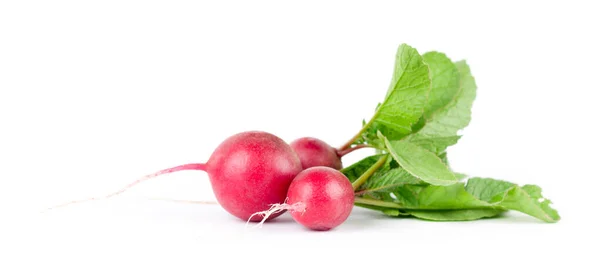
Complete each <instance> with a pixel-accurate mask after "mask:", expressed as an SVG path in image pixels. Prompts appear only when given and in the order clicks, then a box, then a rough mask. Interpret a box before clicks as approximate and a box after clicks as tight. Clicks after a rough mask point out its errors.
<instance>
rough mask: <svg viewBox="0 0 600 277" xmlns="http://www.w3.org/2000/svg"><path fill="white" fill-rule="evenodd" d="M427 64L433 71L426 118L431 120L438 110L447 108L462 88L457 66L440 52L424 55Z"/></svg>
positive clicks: (424, 114) (425, 113)
mask: <svg viewBox="0 0 600 277" xmlns="http://www.w3.org/2000/svg"><path fill="white" fill-rule="evenodd" d="M423 59H424V60H425V63H426V64H427V65H429V70H430V71H431V82H432V85H431V91H430V92H429V98H428V101H427V105H426V106H425V110H424V112H423V117H424V118H431V116H432V114H433V113H434V112H436V111H437V110H439V109H441V108H442V107H445V106H446V105H447V104H448V103H449V102H450V101H452V99H453V98H454V96H455V95H456V93H457V92H458V89H459V86H460V74H459V72H458V68H457V67H456V65H455V64H454V63H453V62H452V60H450V59H449V58H448V57H446V55H445V54H443V53H440V52H428V53H425V54H424V55H423Z"/></svg>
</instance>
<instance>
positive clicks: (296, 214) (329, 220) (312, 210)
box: [250, 166, 354, 231]
mask: <svg viewBox="0 0 600 277" xmlns="http://www.w3.org/2000/svg"><path fill="white" fill-rule="evenodd" d="M353 206H354V189H353V188H352V184H351V183H350V180H348V178H347V177H346V176H345V175H344V174H342V173H341V172H339V171H337V170H335V169H333V168H330V167H325V166H316V167H311V168H308V169H305V170H303V171H302V172H300V174H298V176H296V178H294V180H293V181H292V183H291V185H290V187H289V189H288V193H287V199H286V201H285V202H284V203H282V204H273V205H271V208H270V209H268V210H266V211H262V212H257V213H255V214H254V215H252V216H251V218H250V219H252V217H254V216H258V215H260V216H262V217H263V218H264V217H269V215H271V214H275V213H280V212H282V211H286V210H287V211H289V212H290V214H291V216H292V218H293V219H294V220H295V221H296V222H298V223H300V224H302V225H303V226H305V227H307V228H309V229H312V230H317V231H327V230H330V229H333V228H335V227H337V226H339V225H340V224H342V223H344V221H346V219H347V218H348V216H349V215H350V213H351V212H352V208H353ZM260 224H262V222H261V223H259V225H258V226H260Z"/></svg>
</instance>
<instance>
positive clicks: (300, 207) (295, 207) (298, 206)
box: [246, 199, 306, 228]
mask: <svg viewBox="0 0 600 277" xmlns="http://www.w3.org/2000/svg"><path fill="white" fill-rule="evenodd" d="M285 202H287V199H286V201H284V202H283V204H271V207H270V208H269V209H268V210H266V211H262V212H256V213H253V214H252V215H250V217H249V218H248V221H246V227H248V223H249V222H250V219H252V218H253V217H255V216H258V215H262V216H263V219H262V220H261V221H260V222H259V223H258V224H256V225H255V226H254V227H253V228H262V225H263V223H265V221H267V219H269V217H270V216H271V215H272V214H274V213H277V212H281V211H286V210H288V211H294V212H301V213H304V212H305V211H306V205H305V204H304V203H302V202H298V203H294V204H291V205H290V204H287V203H285Z"/></svg>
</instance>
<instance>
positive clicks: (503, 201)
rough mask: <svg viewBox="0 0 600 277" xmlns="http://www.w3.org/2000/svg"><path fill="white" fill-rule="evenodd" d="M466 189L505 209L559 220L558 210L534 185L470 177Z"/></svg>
mask: <svg viewBox="0 0 600 277" xmlns="http://www.w3.org/2000/svg"><path fill="white" fill-rule="evenodd" d="M466 190H467V191H468V192H470V193H471V194H473V196H475V197H478V198H479V199H482V200H485V201H489V202H490V203H492V204H495V205H497V206H499V207H503V208H505V209H510V210H515V211H520V212H522V213H525V214H528V215H531V216H533V217H536V218H538V219H541V220H543V221H546V222H557V221H559V220H560V216H559V215H558V212H557V211H556V210H555V209H553V208H552V207H550V204H552V202H551V201H550V200H548V199H544V197H543V196H542V189H541V188H540V187H538V186H535V185H525V186H523V187H519V186H518V185H516V184H512V183H509V182H506V181H502V180H494V179H489V178H471V179H469V181H468V182H467V186H466Z"/></svg>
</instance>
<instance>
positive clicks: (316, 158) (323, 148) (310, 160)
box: [290, 137, 342, 170]
mask: <svg viewBox="0 0 600 277" xmlns="http://www.w3.org/2000/svg"><path fill="white" fill-rule="evenodd" d="M290 147H292V149H293V150H294V152H296V154H298V157H299V158H300V161H301V162H302V168H304V169H306V168H310V167H314V166H327V167H331V168H334V169H338V170H339V169H342V160H341V157H340V155H338V153H337V151H336V149H335V148H333V147H331V146H330V145H329V144H327V143H325V142H324V141H322V140H320V139H316V138H311V137H304V138H299V139H297V140H294V141H292V142H291V143H290Z"/></svg>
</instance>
